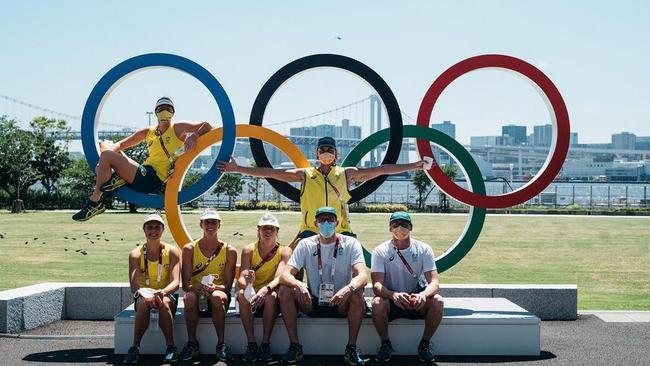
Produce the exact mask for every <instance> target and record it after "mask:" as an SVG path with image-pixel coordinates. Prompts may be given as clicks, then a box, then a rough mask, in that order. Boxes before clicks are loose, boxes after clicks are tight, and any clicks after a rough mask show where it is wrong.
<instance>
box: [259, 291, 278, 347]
mask: <svg viewBox="0 0 650 366" xmlns="http://www.w3.org/2000/svg"><path fill="white" fill-rule="evenodd" d="M263 306H264V315H263V318H262V319H263V324H264V325H263V329H264V335H263V336H262V343H269V342H270V340H271V333H273V326H274V325H275V319H276V318H277V317H278V293H277V292H275V291H272V292H269V293H267V294H266V296H265V297H264V305H263Z"/></svg>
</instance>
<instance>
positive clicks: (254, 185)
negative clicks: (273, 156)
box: [247, 177, 264, 208]
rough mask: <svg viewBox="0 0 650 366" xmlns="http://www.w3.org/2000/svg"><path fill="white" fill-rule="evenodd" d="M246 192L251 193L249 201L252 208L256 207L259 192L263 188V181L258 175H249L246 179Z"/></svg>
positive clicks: (258, 200)
mask: <svg viewBox="0 0 650 366" xmlns="http://www.w3.org/2000/svg"><path fill="white" fill-rule="evenodd" d="M247 187H248V194H249V195H251V203H252V204H253V208H257V204H258V203H260V194H261V193H262V189H263V188H264V182H263V181H262V178H260V177H251V178H250V179H248V184H247Z"/></svg>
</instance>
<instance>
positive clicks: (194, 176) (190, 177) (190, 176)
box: [182, 171, 203, 208]
mask: <svg viewBox="0 0 650 366" xmlns="http://www.w3.org/2000/svg"><path fill="white" fill-rule="evenodd" d="M202 177H203V173H199V172H192V171H190V172H187V174H185V179H183V187H182V189H185V188H189V187H191V186H193V185H194V183H196V182H198V181H199V179H201V178H202ZM201 201H203V197H199V198H197V199H195V200H194V201H191V202H188V203H186V205H189V206H191V207H194V208H198V207H199V202H201Z"/></svg>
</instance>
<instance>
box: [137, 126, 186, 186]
mask: <svg viewBox="0 0 650 366" xmlns="http://www.w3.org/2000/svg"><path fill="white" fill-rule="evenodd" d="M161 137H162V141H163V142H164V144H165V148H166V149H167V152H168V153H169V155H170V156H174V153H175V152H176V150H178V148H179V147H181V146H182V145H183V141H181V139H179V138H178V137H177V136H176V133H174V124H173V123H170V124H169V128H168V129H167V130H166V131H165V133H163V134H162V136H161ZM145 141H146V142H147V147H148V149H149V156H148V157H147V160H145V161H144V163H143V164H142V165H149V166H151V167H152V168H153V169H154V170H155V171H156V175H157V176H158V178H160V180H161V181H163V182H164V181H166V180H167V178H168V177H169V168H170V166H171V162H170V160H169V158H168V157H167V154H165V150H163V148H162V146H161V145H160V139H159V138H158V136H157V135H156V127H155V126H154V127H151V128H149V131H147V137H146V138H145Z"/></svg>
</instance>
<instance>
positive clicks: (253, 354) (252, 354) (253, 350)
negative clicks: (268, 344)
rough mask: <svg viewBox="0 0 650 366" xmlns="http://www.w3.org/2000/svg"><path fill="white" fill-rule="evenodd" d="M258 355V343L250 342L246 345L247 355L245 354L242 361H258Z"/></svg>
mask: <svg viewBox="0 0 650 366" xmlns="http://www.w3.org/2000/svg"><path fill="white" fill-rule="evenodd" d="M258 353H259V349H258V348H257V343H255V342H248V344H247V345H246V353H244V357H243V358H242V359H243V360H244V362H254V361H257V355H258Z"/></svg>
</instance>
